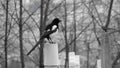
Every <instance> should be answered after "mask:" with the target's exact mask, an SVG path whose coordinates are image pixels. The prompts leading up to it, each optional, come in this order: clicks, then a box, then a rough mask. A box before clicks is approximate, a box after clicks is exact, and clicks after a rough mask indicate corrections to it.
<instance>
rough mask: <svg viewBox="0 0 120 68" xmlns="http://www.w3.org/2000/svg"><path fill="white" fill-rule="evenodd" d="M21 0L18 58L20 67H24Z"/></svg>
mask: <svg viewBox="0 0 120 68" xmlns="http://www.w3.org/2000/svg"><path fill="white" fill-rule="evenodd" d="M22 28H23V25H22V0H20V21H19V42H20V59H21V68H24V67H25V65H24V54H23V52H24V51H23V41H22V40H23V31H22Z"/></svg>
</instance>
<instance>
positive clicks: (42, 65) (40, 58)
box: [39, 0, 44, 68]
mask: <svg viewBox="0 0 120 68" xmlns="http://www.w3.org/2000/svg"><path fill="white" fill-rule="evenodd" d="M43 2H44V0H41V10H40V14H41V17H40V29H39V30H40V37H41V35H42V34H43V27H44V25H43V8H44V7H43ZM43 41H44V40H41V43H40V49H39V54H40V56H39V68H44V55H43V47H44V44H43Z"/></svg>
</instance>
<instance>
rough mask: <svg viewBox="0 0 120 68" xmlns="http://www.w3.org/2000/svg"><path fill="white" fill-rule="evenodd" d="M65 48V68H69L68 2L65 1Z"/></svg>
mask: <svg viewBox="0 0 120 68" xmlns="http://www.w3.org/2000/svg"><path fill="white" fill-rule="evenodd" d="M64 8H65V22H64V23H65V46H66V59H65V68H69V46H68V42H67V7H66V0H65V5H64Z"/></svg>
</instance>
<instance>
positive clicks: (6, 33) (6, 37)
mask: <svg viewBox="0 0 120 68" xmlns="http://www.w3.org/2000/svg"><path fill="white" fill-rule="evenodd" d="M8 2H9V0H6V22H5V44H4V48H5V49H4V50H5V68H7V67H8V63H7V42H8Z"/></svg>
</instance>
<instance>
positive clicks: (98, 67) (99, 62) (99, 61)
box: [97, 59, 101, 68]
mask: <svg viewBox="0 0 120 68" xmlns="http://www.w3.org/2000/svg"><path fill="white" fill-rule="evenodd" d="M97 68H101V59H98V60H97Z"/></svg>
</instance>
